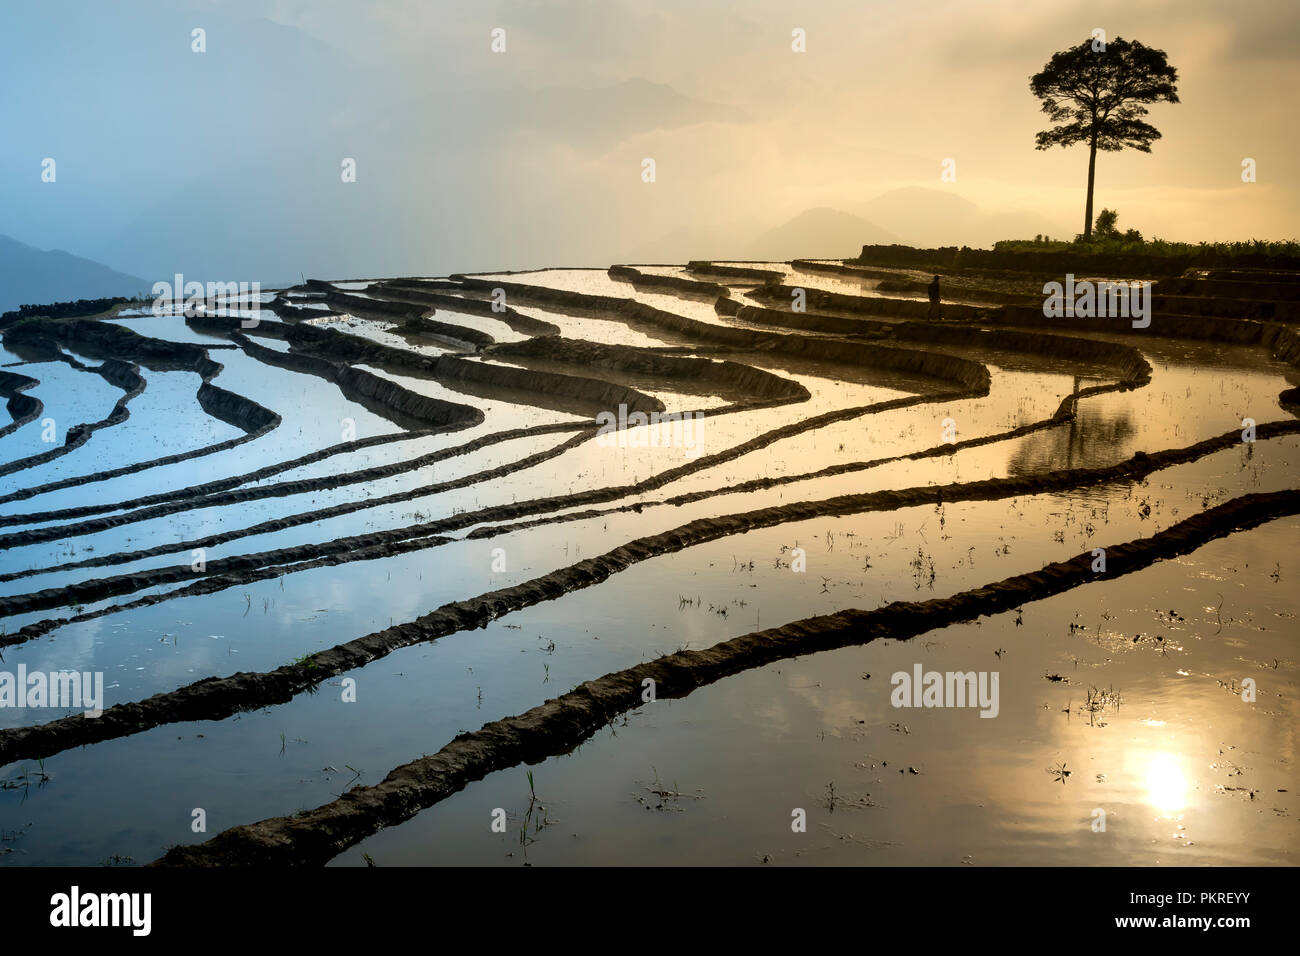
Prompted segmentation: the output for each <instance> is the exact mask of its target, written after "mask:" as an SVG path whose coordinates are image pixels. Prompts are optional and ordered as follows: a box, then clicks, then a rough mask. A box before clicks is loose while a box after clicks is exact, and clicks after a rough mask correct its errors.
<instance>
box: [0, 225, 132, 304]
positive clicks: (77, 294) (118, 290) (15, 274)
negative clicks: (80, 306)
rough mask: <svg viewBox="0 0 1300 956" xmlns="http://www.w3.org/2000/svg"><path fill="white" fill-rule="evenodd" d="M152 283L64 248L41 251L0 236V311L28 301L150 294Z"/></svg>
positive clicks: (43, 302) (40, 302)
mask: <svg viewBox="0 0 1300 956" xmlns="http://www.w3.org/2000/svg"><path fill="white" fill-rule="evenodd" d="M150 286H151V283H148V282H146V281H145V280H144V279H141V278H139V277H138V276H131V275H126V274H125V273H123V272H116V271H114V270H112V269H110V268H109V267H108V266H105V265H101V264H100V263H98V262H94V261H92V260H90V259H83V258H81V257H80V256H74V255H72V254H71V253H69V252H64V251H63V250H61V249H51V250H49V251H42V250H40V249H34V248H32V247H31V246H29V245H27V244H25V243H22V242H19V241H18V240H17V239H11V238H10V237H9V236H4V235H0V312H7V311H9V310H10V309H16V308H18V306H20V305H27V304H32V305H36V304H40V305H44V304H45V303H48V302H68V301H72V300H75V299H99V298H106V297H108V296H130V295H141V294H144V295H147V294H148V293H149V289H150Z"/></svg>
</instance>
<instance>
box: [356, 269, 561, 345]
mask: <svg viewBox="0 0 1300 956" xmlns="http://www.w3.org/2000/svg"><path fill="white" fill-rule="evenodd" d="M460 288H461V285H460V283H458V282H451V281H450V280H447V281H433V280H428V279H390V280H388V281H387V282H380V283H378V284H377V285H376V286H374V287H372V288H371V290H370V292H371V294H372V295H382V296H384V297H385V298H393V299H396V300H398V301H409V302H419V303H423V304H425V305H428V306H430V307H431V308H438V309H442V310H443V311H445V312H462V313H464V314H465V315H477V316H481V317H482V318H485V319H495V320H496V321H498V322H503V323H505V324H506V325H508V326H510V328H512V329H513V330H514V331H516V332H518V333H519V334H520V335H529V336H532V335H559V334H560V327H559V326H558V325H555V324H554V323H552V322H546V321H543V320H542V319H535V318H533V317H532V316H529V315H524V314H522V313H520V312H519V311H517V310H516V309H513V308H511V307H510V306H508V305H504V304H502V305H500V306H497V305H494V304H493V303H492V302H490V301H485V300H483V299H467V298H464V297H463V296H458V295H449V294H444V292H445V291H446V290H452V289H460ZM435 289H439V290H444V292H437V291H433V290H435Z"/></svg>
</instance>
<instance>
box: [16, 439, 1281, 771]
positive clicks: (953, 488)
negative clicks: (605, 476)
mask: <svg viewBox="0 0 1300 956" xmlns="http://www.w3.org/2000/svg"><path fill="white" fill-rule="evenodd" d="M1298 432H1300V422H1279V423H1267V424H1264V425H1260V426H1259V427H1258V429H1257V438H1258V439H1266V438H1270V437H1274V436H1276V435H1283V434H1295V433H1298ZM1240 441H1241V435H1240V433H1239V432H1237V431H1231V432H1227V433H1225V434H1223V435H1220V436H1217V437H1215V438H1210V439H1206V440H1205V441H1202V442H1198V443H1196V444H1195V445H1191V446H1189V447H1187V448H1180V449H1169V450H1166V451H1161V452H1157V453H1154V454H1150V455H1148V454H1145V453H1142V452H1139V453H1138V454H1136V455H1134V456H1133V457H1132V458H1129V459H1126V460H1125V461H1122V462H1118V463H1117V464H1115V465H1112V466H1109V467H1106V468H1076V469H1068V470H1061V471H1057V472H1053V473H1051V474H1046V475H1035V476H1032V477H1016V478H996V479H987V480H984V481H975V482H963V483H952V484H948V485H929V486H924V487H913V488H904V489H898V490H891V491H877V492H867V493H863V494H856V495H841V496H837V497H833V498H828V499H823V500H818V501H803V502H792V503H789V504H783V505H777V506H772V507H768V508H761V509H758V510H755V511H748V512H741V513H737V514H731V515H721V516H718V517H713V518H701V519H698V520H695V521H691V522H688V523H687V524H684V525H681V526H679V527H677V528H674V529H672V530H670V531H666V532H662V533H660V534H655V535H649V536H647V537H643V538H638V539H635V540H633V541H630V542H628V543H627V544H624V545H621V546H619V547H617V548H614V549H613V550H611V551H608V552H606V553H604V554H602V555H599V556H597V557H594V558H588V559H586V560H583V561H579V562H577V563H576V564H573V565H570V566H568V567H566V568H560V569H558V570H556V571H552V572H550V573H548V574H544V575H542V576H540V577H537V578H534V579H532V580H530V581H525V582H523V583H521V584H517V585H514V586H511V587H507V588H502V589H499V590H496V591H490V592H487V593H485V594H482V595H479V596H478V597H474V598H470V599H468V600H465V601H457V602H454V603H451V604H446V605H443V606H442V607H440V608H438V609H437V610H435V611H432V612H430V613H429V614H426V615H423V616H422V617H420V618H417V619H416V620H414V621H411V622H408V623H405V624H399V625H395V626H393V627H389V628H386V629H385V630H382V631H376V632H374V633H372V634H368V635H365V636H364V637H359V638H356V639H354V640H352V641H349V642H347V643H345V644H340V645H337V646H335V647H332V648H329V649H327V650H323V651H320V652H318V653H316V654H313V655H311V658H310V660H309V661H304V662H295V663H292V664H285V665H283V666H282V667H279V668H277V669H276V670H274V671H267V672H246V671H245V672H240V673H237V674H233V675H230V676H228V677H209V678H205V679H203V680H200V681H198V682H196V683H193V684H188V685H186V686H184V687H181V688H178V689H176V690H174V691H170V692H167V693H163V694H157V695H155V696H153V697H149V698H147V699H145V700H143V701H136V702H129V703H123V704H116V705H114V706H112V707H110V708H108V709H106V710H105V711H104V713H103V715H102V716H100V717H98V718H95V719H87V718H85V717H84V716H82V715H78V716H75V717H68V718H60V719H57V720H52V721H49V722H48V723H44V724H40V725H37V726H29V727H19V728H13V729H9V730H2V731H0V765H3V764H6V763H11V762H13V761H15V760H20V759H38V758H44V757H48V756H50V755H52V754H55V753H58V752H60V751H62V750H66V749H68V748H70V747H75V746H80V745H83V744H89V743H95V742H98V741H103V740H110V739H113V738H116V737H121V736H128V735H131V734H135V733H140V732H142V731H144V730H148V729H150V728H152V727H158V726H162V725H164V724H167V723H173V722H178V721H191V720H220V719H223V718H225V717H230V716H232V715H234V714H236V713H239V712H240V711H244V710H252V709H256V708H259V707H265V706H268V705H272V704H278V703H284V702H286V701H288V700H291V699H292V698H293V697H294V696H295V695H296V694H298V693H301V692H303V691H305V690H307V689H309V688H311V687H315V686H316V685H318V684H320V683H321V682H322V681H324V680H326V679H328V678H330V677H334V676H337V675H338V674H340V673H343V672H345V671H348V670H353V669H356V668H358V667H363V666H365V665H366V664H368V663H371V662H373V661H375V660H378V659H380V658H382V657H385V656H387V655H388V654H390V653H392V652H393V651H395V650H398V649H400V648H403V647H409V646H412V645H415V644H419V643H423V642H427V641H431V640H436V639H437V638H440V637H444V636H446V635H448V634H453V633H456V632H458V631H464V630H472V629H474V628H478V627H482V626H483V625H484V624H486V623H487V622H489V621H492V620H495V619H496V618H498V617H501V616H503V615H505V614H509V613H511V612H512V611H517V610H520V609H521V608H525V607H530V606H532V605H535V604H538V603H540V602H542V601H549V600H554V599H555V598H558V597H561V596H563V595H564V594H567V593H569V592H571V591H574V590H578V589H580V588H585V587H591V586H593V585H596V584H599V583H601V582H603V581H605V580H607V579H608V578H610V577H611V576H613V575H614V574H617V573H619V572H621V571H624V570H626V569H627V568H629V567H631V566H633V565H634V564H637V563H639V562H641V561H646V560H649V559H650V558H654V557H659V556H661V555H665V554H673V553H676V552H678V551H682V550H684V549H686V548H689V547H694V546H696V545H699V544H703V543H705V542H708V541H715V540H718V539H720V538H724V537H728V536H730V535H735V534H743V533H746V532H749V531H754V530H757V529H761V528H768V527H775V526H777V525H781V524H788V523H790V522H795V521H805V520H808V519H811V518H820V517H827V516H831V515H847V514H860V513H863V512H866V511H873V510H885V511H892V510H896V509H899V508H909V507H915V506H917V505H934V504H939V503H941V502H955V501H990V500H996V499H1000V498H1009V497H1016V496H1020V495H1028V494H1040V493H1044V492H1055V491H1066V490H1070V489H1073V488H1079V487H1087V486H1090V485H1095V484H1101V483H1107V482H1117V481H1135V480H1140V479H1142V478H1144V477H1146V476H1148V475H1150V474H1152V473H1153V472H1155V471H1158V470H1160V469H1162V468H1167V467H1169V466H1171V465H1176V464H1182V463H1183V462H1186V461H1193V460H1195V459H1197V458H1200V457H1203V456H1204V455H1207V454H1211V453H1212V452H1215V451H1220V450H1222V449H1223V448H1227V447H1231V446H1233V445H1236V444H1238V443H1240ZM1283 494H1284V495H1298V494H1300V493H1297V492H1286V493H1283ZM1260 497H1261V498H1268V497H1269V496H1260ZM1288 500H1290V499H1288ZM1201 517H1202V516H1197V517H1196V518H1192V519H1188V522H1194V521H1196V520H1198V519H1199V518H1201ZM1188 522H1184V524H1187V523H1188ZM1175 527H1178V526H1175ZM1170 530H1171V531H1172V529H1170ZM1168 533H1169V532H1165V534H1168ZM1088 559H1089V565H1087V566H1088V567H1090V562H1091V554H1089V555H1088ZM1107 560H1108V563H1110V561H1111V559H1110V557H1109V552H1108V559H1107ZM1111 567H1112V568H1118V567H1123V565H1122V564H1119V563H1116V564H1111ZM261 573H265V572H261ZM160 597H165V595H161V596H160ZM1020 600H1022V598H1021V596H1019V595H1016V602H1017V603H1018V602H1019V601H1020Z"/></svg>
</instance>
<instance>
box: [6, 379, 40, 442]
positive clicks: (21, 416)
mask: <svg viewBox="0 0 1300 956" xmlns="http://www.w3.org/2000/svg"><path fill="white" fill-rule="evenodd" d="M39 384H41V382H40V379H36V378H32V377H31V376H30V375H20V374H18V373H17V372H6V371H5V370H4V369H0V398H4V399H8V401H6V402H5V410H6V411H8V412H9V417H10V418H12V419H13V421H11V422H10V423H9V424H8V425H5V426H4V427H3V428H0V438H4V437H5V436H6V435H8V434H10V433H11V432H14V431H16V430H18V429H19V428H21V427H22V426H23V425H26V424H27V423H28V422H30V421H35V420H36V419H37V418H39V417H40V414H41V411H42V410H43V409H44V408H45V405H44V403H42V402H41V400H40V399H39V398H37V397H36V396H34V395H24V394H23V393H24V392H26V391H27V390H28V389H29V388H34V387H35V386H37V385H39Z"/></svg>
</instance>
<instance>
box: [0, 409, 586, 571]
mask: <svg viewBox="0 0 1300 956" xmlns="http://www.w3.org/2000/svg"><path fill="white" fill-rule="evenodd" d="M575 431H576V432H579V433H580V434H581V435H582V436H583V437H582V438H579V437H577V436H575V437H574V438H572V439H570V441H572V442H577V441H580V440H585V439H586V438H587V437H590V436H591V435H593V434H594V433H595V429H594V428H591V427H590V426H589V425H588V424H587V423H585V422H580V423H577V424H570V423H568V422H562V423H557V424H553V425H535V426H532V427H530V428H515V429H509V430H506V431H501V432H494V433H492V434H490V435H484V436H482V437H480V438H477V439H475V440H474V441H471V442H467V443H466V444H463V445H457V446H455V447H452V448H444V449H439V450H437V451H433V452H429V453H428V454H425V455H420V456H418V457H416V458H411V459H407V460H406V461H398V462H390V463H388V464H386V465H374V466H371V467H370V468H365V469H362V470H359V471H352V472H344V473H343V474H339V475H323V476H320V477H317V478H303V479H299V480H296V481H286V482H279V483H277V484H273V485H265V486H262V487H258V488H243V489H240V488H239V486H240V485H246V484H253V483H256V482H260V481H262V480H263V479H265V478H270V477H273V476H274V475H277V474H281V473H283V472H286V471H292V470H293V469H295V468H299V467H301V466H303V465H309V464H312V463H314V462H317V461H322V460H324V459H326V458H329V457H332V456H334V455H339V454H346V453H348V452H352V451H357V450H359V449H362V448H368V447H371V446H372V445H379V444H387V443H389V442H392V441H399V440H404V439H407V438H418V437H420V436H422V435H425V434H430V433H428V432H411V433H405V434H396V435H375V436H372V437H370V438H367V439H358V440H356V441H351V442H343V443H341V444H338V445H332V446H330V447H329V448H323V449H321V450H320V451H316V452H311V453H310V454H306V455H301V456H299V457H297V458H293V459H289V460H287V461H283V462H279V463H277V464H274V465H268V466H266V467H264V468H260V469H258V470H257V471H252V472H248V473H246V474H243V475H236V476H234V477H231V478H223V479H219V480H216V481H211V482H207V483H206V484H202V485H195V486H193V487H192V488H185V489H178V490H175V491H170V492H164V493H160V494H155V495H147V496H145V497H141V498H134V499H131V500H129V501H122V502H115V503H107V504H102V505H90V506H83V507H78V508H64V509H60V510H58V511H46V512H38V513H35V514H26V515H2V516H0V525H11V524H18V525H23V524H40V523H44V522H47V521H62V520H66V519H69V518H80V517H85V516H87V515H93V514H100V513H102V512H105V511H130V512H131V513H129V514H126V515H124V516H121V518H120V520H117V521H113V522H111V523H108V524H103V523H101V522H84V523H82V524H79V525H76V526H68V525H64V526H62V528H61V529H59V530H60V532H61V534H60V535H56V536H54V537H53V538H49V537H47V538H45V539H43V540H55V539H57V538H58V537H63V536H76V535H81V534H93V533H95V532H96V531H102V530H106V529H107V528H110V527H116V526H117V525H119V524H129V523H133V522H136V521H146V520H149V519H151V518H156V517H163V516H166V515H168V514H178V513H181V512H183V511H188V510H191V509H194V508H206V507H210V506H224V505H231V504H239V503H243V502H246V501H255V500H260V499H263V498H268V497H284V496H288V495H296V494H303V493H307V492H313V491H325V490H329V489H332V488H340V487H343V486H345V485H350V484H360V483H364V482H367V481H375V480H379V479H382V478H389V477H392V476H393V475H399V474H404V473H406V472H410V471H415V470H418V469H420V468H423V467H425V466H426V465H433V464H436V463H437V462H440V461H446V460H449V459H451V458H455V457H458V456H461V455H466V454H470V453H473V452H476V451H481V450H483V449H484V448H487V447H489V446H491V445H495V444H499V443H501V442H506V441H513V440H515V439H518V438H529V437H533V436H536V435H545V434H553V433H558V432H575ZM430 487H432V488H434V489H437V488H439V487H441V486H438V485H434V486H430ZM235 489H239V490H235ZM443 490H447V489H446V488H443ZM428 491H429V489H428V488H426V489H424V490H423V491H420V490H418V489H417V490H415V491H414V492H413V493H412V494H411V497H414V496H416V495H418V494H421V493H428ZM384 500H396V499H384ZM401 500H405V499H401ZM375 503H376V502H375V500H374V499H372V500H370V501H369V502H358V503H356V504H355V505H352V506H348V505H340V506H336V507H337V508H346V509H348V510H333V509H321V510H319V511H315V512H311V513H310V514H308V515H306V516H303V520H301V521H297V520H295V519H294V518H281V519H277V520H276V521H274V522H272V523H271V524H270V525H256V526H253V527H251V528H246V529H242V530H239V531H230V532H226V533H223V534H220V535H214V536H210V537H207V538H204V539H202V541H201V542H198V543H195V542H182V543H180V544H176V545H159V546H156V547H153V548H149V549H146V550H143V551H132V552H119V553H117V554H113V555H106V556H101V557H96V558H90V559H86V560H82V561H77V562H73V563H69V564H62V565H60V566H59V570H71V569H73V568H90V567H100V566H104V565H109V564H117V563H120V562H122V561H135V560H139V559H141V558H149V557H156V556H157V555H160V554H170V553H173V552H176V551H184V550H188V549H190V548H192V547H211V546H213V545H215V544H218V543H224V542H226V541H233V540H235V539H236V538H239V537H244V536H246V535H250V534H261V533H264V532H266V531H279V530H283V529H284V528H287V527H292V526H293V524H300V523H307V522H308V521H318V520H322V519H324V518H331V517H336V516H337V515H341V514H347V513H350V512H351V511H352V510H358V508H359V507H372V506H373V505H374V504H375ZM149 506H163V508H162V509H161V510H143V511H141V510H138V509H145V508H148V507H149ZM19 533H21V532H19ZM48 570H50V569H35V570H26V571H13V572H10V573H8V574H0V581H12V580H16V579H18V578H22V577H28V576H30V575H32V574H42V573H45V571H48Z"/></svg>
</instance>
